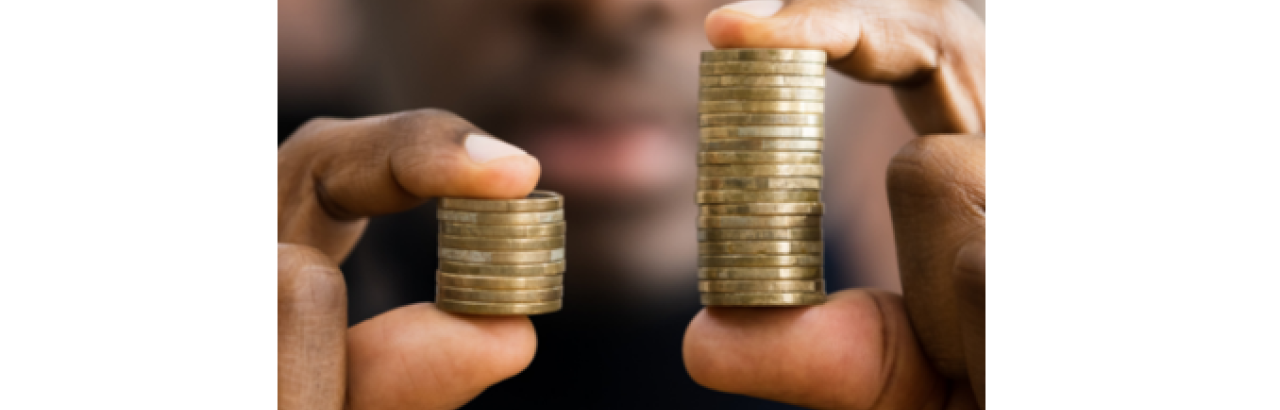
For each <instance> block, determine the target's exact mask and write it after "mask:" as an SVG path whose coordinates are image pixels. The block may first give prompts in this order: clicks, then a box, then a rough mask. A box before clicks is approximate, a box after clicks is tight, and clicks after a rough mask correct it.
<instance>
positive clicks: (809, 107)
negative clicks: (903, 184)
mask: <svg viewBox="0 0 1280 410" xmlns="http://www.w3.org/2000/svg"><path fill="white" fill-rule="evenodd" d="M826 60H827V56H826V53H825V52H823V51H818V50H783V49H736V50H716V51H704V52H703V53H702V64H701V67H700V70H699V71H700V73H701V78H700V80H699V84H700V90H699V93H698V94H699V101H698V114H699V115H698V117H699V125H700V128H701V129H700V130H699V134H700V136H699V150H698V192H697V201H698V207H699V212H698V279H699V280H698V290H699V291H700V292H701V298H702V304H703V305H707V306H800V305H816V304H821V303H823V302H824V301H826V287H825V285H824V283H823V280H822V212H823V209H822V198H821V194H822V141H823V129H822V126H823V116H822V113H823V99H824V90H825V86H826V83H825V79H824V77H823V74H824V73H825V71H826V70H825V68H826Z"/></svg>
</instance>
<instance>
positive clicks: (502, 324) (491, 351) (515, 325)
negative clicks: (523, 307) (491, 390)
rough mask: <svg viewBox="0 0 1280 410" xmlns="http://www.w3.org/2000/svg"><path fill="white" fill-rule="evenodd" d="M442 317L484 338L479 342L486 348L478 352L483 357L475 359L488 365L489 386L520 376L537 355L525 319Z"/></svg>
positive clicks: (535, 337) (531, 330) (534, 335)
mask: <svg viewBox="0 0 1280 410" xmlns="http://www.w3.org/2000/svg"><path fill="white" fill-rule="evenodd" d="M446 314H448V315H450V316H452V317H454V318H456V319H457V320H459V321H461V322H464V323H467V324H469V325H470V326H473V327H474V328H475V330H476V331H477V332H479V333H482V334H484V335H485V337H484V338H482V339H481V341H483V343H486V344H487V345H488V346H485V348H484V349H482V350H483V351H486V352H487V353H485V354H480V355H479V356H481V357H482V359H484V360H488V361H489V366H488V367H489V368H490V369H491V370H492V372H493V375H492V376H493V378H494V380H493V383H497V382H498V381H501V380H504V379H507V378H510V377H512V376H515V375H517V374H520V372H522V371H524V369H526V368H528V367H529V364H530V363H533V357H534V355H535V354H536V353H537V351H538V334H537V331H535V330H534V327H533V321H531V320H529V317H527V316H477V315H459V314H453V313H446Z"/></svg>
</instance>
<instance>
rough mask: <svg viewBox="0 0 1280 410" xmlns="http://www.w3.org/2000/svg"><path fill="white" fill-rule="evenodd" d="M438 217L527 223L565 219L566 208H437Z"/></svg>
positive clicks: (494, 222) (492, 223) (483, 223)
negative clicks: (551, 209)
mask: <svg viewBox="0 0 1280 410" xmlns="http://www.w3.org/2000/svg"><path fill="white" fill-rule="evenodd" d="M436 219H439V220H441V221H450V222H459V223H468V224H480V225H527V224H542V223H552V222H560V221H563V220H564V210H563V209H557V210H554V211H540V212H475V211H457V210H453V209H437V210H436Z"/></svg>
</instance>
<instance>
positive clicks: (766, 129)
mask: <svg viewBox="0 0 1280 410" xmlns="http://www.w3.org/2000/svg"><path fill="white" fill-rule="evenodd" d="M698 135H699V136H700V137H701V140H702V141H709V140H715V139H719V138H787V139H814V140H820V139H822V137H823V132H822V127H787V126H753V127H702V128H701V129H699V130H698Z"/></svg>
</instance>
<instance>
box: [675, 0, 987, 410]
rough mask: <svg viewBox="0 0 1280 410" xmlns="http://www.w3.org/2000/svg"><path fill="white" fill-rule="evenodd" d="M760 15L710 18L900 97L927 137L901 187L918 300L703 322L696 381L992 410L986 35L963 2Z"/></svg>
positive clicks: (727, 43)
mask: <svg viewBox="0 0 1280 410" xmlns="http://www.w3.org/2000/svg"><path fill="white" fill-rule="evenodd" d="M758 5H759V4H757V6H758ZM759 10H760V8H759V7H756V8H751V7H747V8H745V9H744V10H735V9H734V8H733V7H729V8H722V9H718V10H716V11H715V12H713V13H711V15H709V16H708V18H707V21H706V30H707V36H708V38H709V39H710V40H711V43H712V44H714V45H715V46H716V47H717V48H806V49H821V50H826V51H827V54H828V58H829V61H830V66H831V67H833V68H835V69H836V70H839V71H840V72H842V73H844V74H847V75H849V76H851V77H853V78H855V79H858V80H862V81H867V82H873V83H881V84H888V85H891V86H893V88H894V91H895V94H896V96H897V98H898V101H899V103H900V106H901V108H902V109H903V111H904V113H905V114H906V117H907V118H908V119H909V120H910V121H911V124H912V126H913V127H914V128H915V129H916V131H917V132H918V133H920V134H921V135H923V136H921V137H919V138H917V139H915V140H913V141H911V142H910V143H908V144H907V145H906V146H904V147H903V148H902V149H901V150H900V151H899V152H898V154H897V155H896V156H895V157H894V158H893V159H892V161H891V163H890V165H889V170H888V176H887V189H888V191H889V203H890V208H891V210H892V214H893V224H894V233H895V238H896V244H897V252H898V260H899V265H900V266H899V271H900V275H901V279H902V284H903V290H904V296H905V298H904V297H901V296H898V295H894V294H890V293H888V292H883V291H877V290H866V289H858V290H847V291H843V292H838V293H835V294H833V295H831V300H830V301H829V302H828V303H826V304H824V305H821V306H815V307H808V308H765V309H760V308H727V307H712V308H707V309H704V310H703V311H702V312H700V313H699V314H698V315H697V316H696V317H695V318H694V319H693V321H692V322H691V323H690V325H689V328H688V330H687V332H686V335H685V343H684V357H685V366H686V368H687V369H688V370H689V374H690V376H692V377H693V378H694V380H696V381H698V383H701V384H702V385H704V386H707V387H709V388H712V389H716V390H720V391H725V392H730V393H738V394H745V395H750V396H755V397H760V398H765V399H769V400H775V401H782V402H787V403H793V404H798V405H803V406H807V407H812V408H820V409H835V408H842V409H844V408H852V409H898V408H913V409H914V408H974V407H981V406H983V405H984V403H985V372H986V370H985V353H984V351H985V350H984V349H985V333H984V326H985V321H984V313H985V272H986V265H985V229H986V216H985V215H986V199H985V198H986V187H985V186H986V183H985V161H986V155H985V147H986V140H985V138H984V137H983V136H982V132H983V128H984V125H985V116H984V112H985V95H984V91H983V84H984V79H985V68H984V67H985V63H984V59H985V51H984V41H985V40H984V34H983V33H984V28H983V25H982V23H981V20H980V19H978V18H977V16H976V15H974V14H973V13H972V11H971V10H969V9H968V8H967V7H966V6H965V5H963V4H961V3H959V2H958V1H923V0H921V1H888V0H808V1H803V0H802V1H793V2H790V3H788V4H786V5H785V6H784V7H782V8H781V9H780V10H777V11H776V14H773V15H771V16H769V15H768V11H772V10H766V11H765V12H761V11H759Z"/></svg>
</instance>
